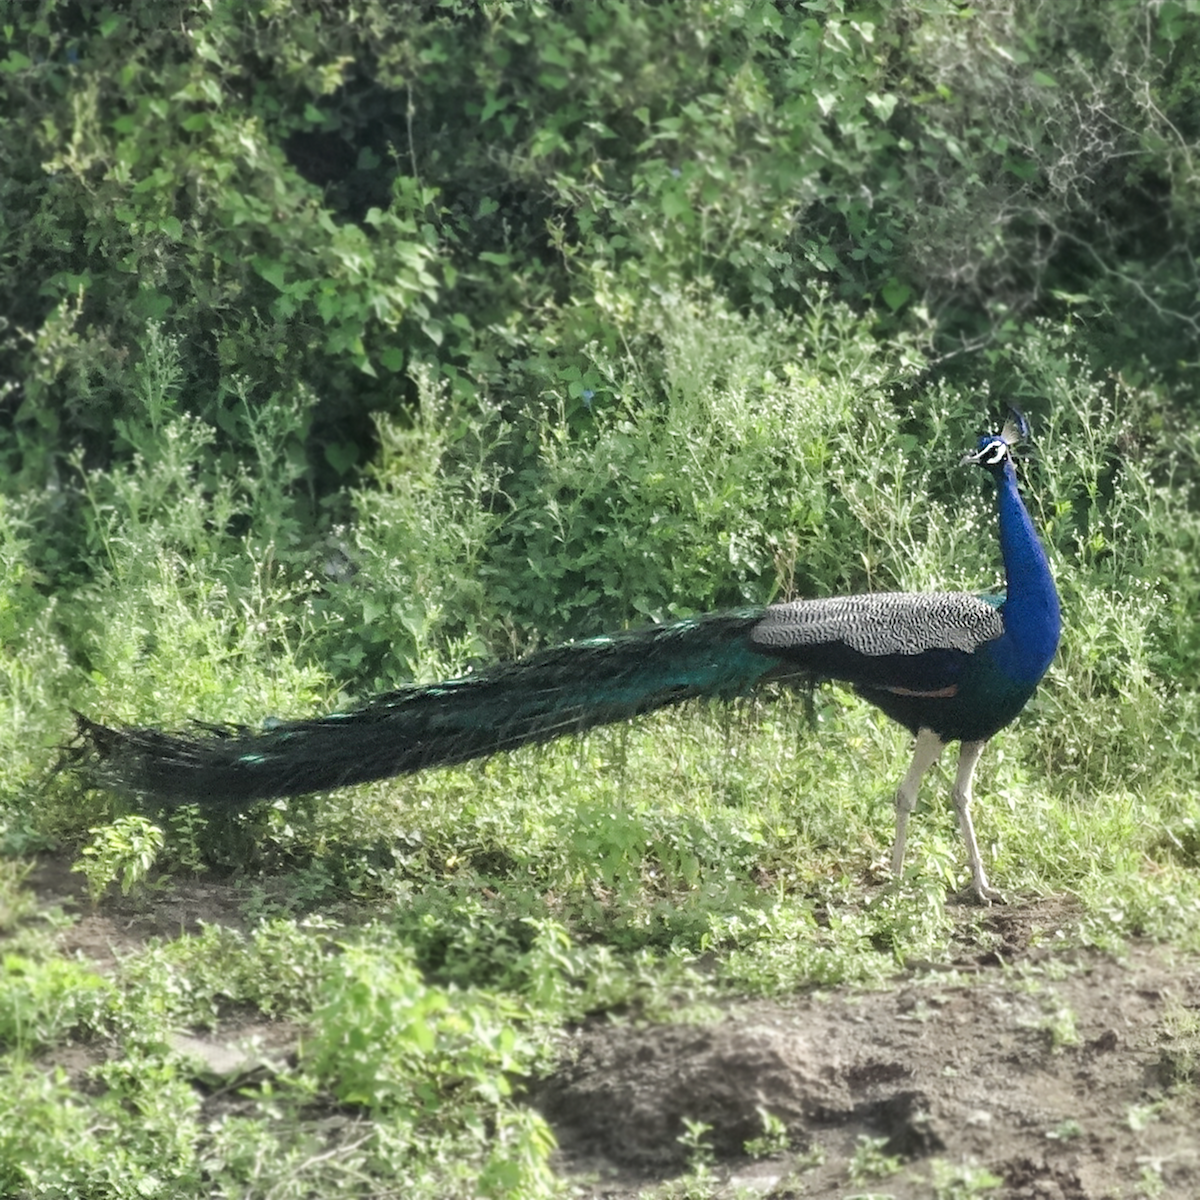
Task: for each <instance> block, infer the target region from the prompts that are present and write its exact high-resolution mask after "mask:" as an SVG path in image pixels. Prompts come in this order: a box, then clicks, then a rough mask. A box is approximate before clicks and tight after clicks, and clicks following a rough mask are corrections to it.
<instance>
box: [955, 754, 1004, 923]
mask: <svg viewBox="0 0 1200 1200" xmlns="http://www.w3.org/2000/svg"><path fill="white" fill-rule="evenodd" d="M985 745H987V743H986V742H963V744H962V750H961V751H960V752H959V755H958V774H957V775H956V776H955V779H954V793H953V795H954V808H955V810H956V811H957V813H958V827H959V829H961V830H962V836H963V841H964V842H965V843H966V846H967V861H968V862H969V863H970V865H971V882H972V885H973V886H974V888H975V894H976V895H977V896H978V897H979V899H980V900H981V901H982V902H983V903H984V904H988V903H990V902H991V901H993V900H995V901H998V902H1000V903H1003V901H1004V897H1003V896H1002V895H1001V894H1000V893H999V892H998V891H996V889H995V888H993V887H992V886H991V885H990V884H989V883H988V880H987V873H986V872H985V871H984V869H983V859H982V858H981V857H980V855H979V844H978V843H977V842H976V841H975V826H974V824H973V823H972V821H971V780H972V777H973V776H974V774H975V767H976V765H977V764H978V762H979V756H980V755H981V754H982V753H983V748H984V746H985Z"/></svg>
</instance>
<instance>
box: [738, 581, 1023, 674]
mask: <svg viewBox="0 0 1200 1200" xmlns="http://www.w3.org/2000/svg"><path fill="white" fill-rule="evenodd" d="M1003 632H1004V618H1003V615H1002V612H1001V610H1000V609H999V608H998V607H997V606H995V605H994V604H989V603H988V602H987V601H986V600H983V599H981V598H980V597H978V596H975V595H972V594H971V593H969V592H942V593H937V594H932V595H930V594H924V593H907V592H874V593H870V594H868V595H865V596H838V597H831V598H830V599H827V600H798V601H795V602H793V603H791V604H775V605H772V606H771V607H770V608H768V609H767V610H766V612H765V613H764V615H763V617H762V619H761V620H760V621H759V622H758V624H757V625H755V627H754V629H753V630H752V631H751V634H750V644H751V645H752V646H753V647H754V648H755V649H756V650H758V651H759V652H760V653H763V654H771V655H774V656H775V657H777V658H778V659H779V660H781V662H783V663H787V664H791V665H792V666H794V667H795V668H796V669H798V670H800V671H808V672H812V673H813V674H815V675H821V676H827V677H829V678H831V679H841V680H844V681H845V682H847V683H853V684H856V685H858V686H860V687H868V688H875V689H879V688H882V689H885V690H888V691H894V692H896V693H898V694H901V693H902V694H908V695H920V694H924V695H930V696H937V695H942V696H949V695H953V694H954V691H955V690H957V688H958V686H959V684H960V683H961V681H962V678H963V672H964V670H965V668H966V665H967V663H968V662H969V661H970V660H971V656H972V655H973V654H974V653H975V651H976V650H978V649H979V647H981V646H983V645H984V644H986V643H987V642H990V641H992V640H993V639H995V638H998V637H999V636H1000V635H1001V634H1002V633H1003ZM784 673H786V672H785V671H782V670H779V671H777V672H776V674H784Z"/></svg>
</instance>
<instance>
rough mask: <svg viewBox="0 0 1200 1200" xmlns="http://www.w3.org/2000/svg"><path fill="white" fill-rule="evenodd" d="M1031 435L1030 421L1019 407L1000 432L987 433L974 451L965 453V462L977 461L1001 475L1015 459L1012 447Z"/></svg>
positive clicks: (976, 462)
mask: <svg viewBox="0 0 1200 1200" xmlns="http://www.w3.org/2000/svg"><path fill="white" fill-rule="evenodd" d="M1028 436H1029V422H1028V421H1027V420H1025V417H1024V415H1023V414H1022V413H1021V412H1019V411H1018V410H1017V409H1015V408H1014V409H1012V410H1011V415H1010V416H1009V418H1008V420H1007V421H1005V423H1004V428H1003V429H1002V430H1001V431H1000V432H999V433H989V434H985V435H984V436H983V437H981V438H980V439H979V445H978V446H977V447H976V448H975V451H974V453H972V454H964V455H963V459H962V461H963V462H964V463H975V464H976V465H977V466H980V467H983V468H984V469H985V470H988V471H991V473H992V474H993V475H999V474H1000V473H1001V472H1002V471H1003V470H1004V468H1005V467H1006V466H1007V465H1008V464H1010V463H1011V462H1012V460H1013V455H1012V448H1013V447H1014V446H1015V445H1016V444H1017V443H1018V442H1019V441H1021V439H1022V438H1027V437H1028Z"/></svg>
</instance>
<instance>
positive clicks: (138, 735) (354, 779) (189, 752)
mask: <svg viewBox="0 0 1200 1200" xmlns="http://www.w3.org/2000/svg"><path fill="white" fill-rule="evenodd" d="M761 616H762V610H760V609H759V610H743V611H740V612H735V613H726V614H720V615H717V616H707V617H699V618H696V619H695V620H687V621H677V622H674V623H672V624H669V625H659V626H655V627H653V628H650V629H646V630H640V631H633V632H628V633H620V634H616V635H613V636H609V637H600V638H592V639H590V640H588V641H583V642H576V643H573V644H571V645H567V646H560V647H556V648H554V649H551V650H545V651H543V652H541V653H540V654H535V655H533V656H532V657H531V658H528V659H526V660H524V661H522V662H516V663H510V664H505V665H501V666H496V667H492V668H490V669H488V670H485V671H481V672H479V673H477V674H474V675H468V676H464V677H463V678H461V679H453V680H450V681H448V682H446V683H438V684H430V685H428V686H414V687H406V688H401V689H400V690H399V691H395V692H389V693H387V694H386V695H383V696H379V697H378V698H376V699H374V700H372V701H370V702H369V703H368V704H367V705H365V706H364V707H362V708H359V709H355V710H353V711H350V712H345V713H334V714H332V715H330V716H326V717H321V718H318V719H315V720H308V721H288V722H280V723H278V724H276V725H274V726H272V727H271V728H268V729H265V730H263V731H262V732H255V731H251V730H247V729H245V728H237V727H232V728H230V729H220V728H217V729H212V728H208V729H206V730H205V731H203V732H201V733H197V734H167V733H162V732H160V731H158V730H155V729H113V728H110V727H108V726H105V725H100V724H97V723H96V722H94V721H91V720H88V719H87V718H86V717H82V716H81V717H79V718H78V719H79V723H80V732H81V734H82V735H83V737H84V740H85V750H84V754H85V755H86V756H87V757H88V758H90V759H91V760H92V762H93V763H94V764H95V766H96V776H97V779H98V782H100V783H101V784H102V785H104V786H107V787H114V788H116V789H118V790H121V791H125V792H132V793H134V794H137V795H141V796H146V797H149V798H152V799H156V800H161V801H167V802H171V803H213V804H225V805H231V806H237V805H240V804H245V803H248V802H250V801H253V800H265V799H271V798H275V797H280V796H294V795H302V794H304V793H307V792H316V791H325V790H328V789H330V788H336V787H342V786H344V785H346V784H351V783H363V782H366V781H367V780H372V779H384V778H387V777H389V776H393V775H402V774H407V773H410V772H413V771H420V770H423V769H424V768H426V767H435V766H447V765H450V764H452V763H462V762H466V761H467V760H469V759H472V758H479V757H482V756H485V755H489V754H494V753H496V752H497V751H500V750H510V749H513V748H514V747H516V746H522V745H526V744H528V743H531V742H545V741H549V740H551V739H553V738H557V737H560V736H563V735H565V734H570V733H577V732H580V731H582V730H585V729H590V728H593V727H594V726H597V725H605V724H609V723H611V722H614V721H620V720H623V719H625V718H627V717H632V716H636V715H637V714H639V713H645V712H650V711H652V710H653V709H657V708H663V707H665V706H667V705H671V704H678V703H680V702H682V701H685V700H689V699H692V698H695V697H700V696H717V697H733V696H737V695H741V694H743V693H745V692H747V691H749V690H750V689H751V688H753V687H754V685H755V684H756V683H757V682H758V681H759V680H760V679H762V678H763V677H764V676H765V675H767V674H770V673H771V672H772V671H773V670H774V669H776V667H777V665H778V664H777V660H776V659H775V658H774V657H773V656H772V655H771V654H770V653H769V652H765V651H763V650H762V649H758V650H756V649H754V648H753V647H752V646H751V645H750V641H749V632H750V630H751V628H752V627H753V626H754V624H755V623H756V622H757V621H758V620H759V618H760V617H761Z"/></svg>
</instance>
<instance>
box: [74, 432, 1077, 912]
mask: <svg viewBox="0 0 1200 1200" xmlns="http://www.w3.org/2000/svg"><path fill="white" fill-rule="evenodd" d="M1026 436H1028V425H1027V423H1026V421H1025V419H1024V417H1022V416H1021V415H1020V414H1019V413H1014V414H1013V416H1012V418H1011V419H1010V420H1009V421H1008V422H1007V423H1006V424H1005V426H1004V429H1003V430H1002V432H1000V433H999V434H994V435H987V436H984V437H981V438H980V439H979V442H978V444H977V447H976V449H975V450H974V451H973V452H971V453H969V454H967V455H965V456H964V458H963V459H962V461H963V463H974V464H976V465H978V466H980V467H982V468H983V469H984V470H986V471H987V472H989V474H991V476H992V477H993V479H994V480H995V483H996V495H997V507H998V522H999V530H1000V551H1001V554H1002V556H1003V559H1004V569H1005V574H1006V577H1007V590H1006V593H1005V594H1001V595H976V594H973V593H970V592H937V593H907V592H877V593H867V594H864V595H853V596H835V597H830V598H826V599H810V600H795V601H790V602H786V603H778V604H772V605H769V606H768V607H765V608H747V609H739V610H735V611H731V612H723V613H716V614H709V615H705V616H698V617H694V618H690V619H686V620H678V621H673V622H670V623H668V624H662V625H657V626H652V627H650V628H648V629H639V630H630V631H623V632H620V633H614V634H611V635H608V636H605V637H593V638H589V639H587V640H582V641H577V642H573V643H569V644H566V645H562V646H557V647H554V648H551V649H547V650H543V651H541V652H540V653H536V654H534V655H532V656H530V657H529V658H526V659H524V660H522V661H517V662H512V663H504V664H499V665H496V666H492V667H490V668H487V669H484V670H480V671H477V672H475V673H472V674H468V675H465V676H463V677H462V678H457V679H450V680H448V681H446V682H443V683H435V684H430V685H420V686H417V685H414V686H410V687H403V688H400V689H399V690H397V691H393V692H389V693H387V694H385V695H381V696H378V697H376V698H375V699H372V700H370V701H369V702H367V703H366V704H365V705H363V706H362V707H360V708H356V709H353V710H351V711H347V712H335V713H331V714H329V715H328V716H323V717H318V718H315V719H311V720H296V721H275V722H272V723H271V724H269V725H268V726H266V727H264V728H263V729H262V730H259V731H255V730H250V729H247V728H245V727H240V726H237V727H222V726H218V727H215V728H214V727H211V726H208V727H202V728H200V729H199V730H198V732H195V733H173V734H172V733H164V732H161V731H159V730H156V729H150V728H123V729H117V728H111V727H109V726H105V725H101V724H98V723H97V722H95V721H91V720H89V719H87V718H86V717H82V716H80V717H79V722H80V731H81V733H82V735H83V738H84V742H83V746H84V749H83V753H84V754H85V756H86V757H87V758H88V759H89V760H90V761H91V762H92V763H93V765H94V768H95V769H96V772H97V776H98V779H99V782H100V783H101V784H102V785H104V786H108V787H113V788H116V789H119V790H121V791H124V792H127V793H133V794H135V795H137V796H140V797H143V798H145V799H148V800H151V801H157V802H166V803H175V804H179V803H182V804H208V805H224V806H240V805H243V804H246V803H249V802H252V801H256V800H268V799H274V798H279V797H285V796H295V795H302V794H305V793H309V792H316V791H325V790H328V789H331V788H338V787H342V786H344V785H347V784H352V783H362V782H365V781H368V780H373V779H383V778H387V777H389V776H394V775H401V774H406V773H409V772H414V771H422V770H424V769H425V768H427V767H437V766H446V765H450V764H453V763H463V762H466V761H468V760H470V759H474V758H479V757H482V756H485V755H491V754H495V753H496V752H498V751H502V750H510V749H512V748H514V747H516V746H522V745H526V744H529V743H535V742H545V741H549V740H551V739H553V738H558V737H562V736H565V735H569V734H577V733H580V732H581V731H583V730H586V729H590V728H593V727H595V726H598V725H605V724H610V723H612V722H615V721H623V720H626V719H627V718H631V717H635V716H637V715H639V714H641V713H646V712H651V711H653V710H654V709H659V708H664V707H666V706H668V705H673V704H679V703H682V702H683V701H686V700H690V699H693V698H697V697H722V698H732V697H736V696H742V695H745V694H746V693H748V692H750V691H751V690H752V689H754V688H755V687H756V686H758V685H760V684H762V683H764V682H767V681H772V680H774V681H781V682H784V683H788V682H791V683H793V684H795V683H798V682H800V681H801V680H804V681H811V680H812V679H814V678H817V679H833V680H839V681H842V682H845V683H848V684H850V685H852V686H853V687H854V688H855V689H856V690H857V691H858V693H859V694H860V695H861V696H863V697H864V698H865V699H866V700H868V701H869V702H870V703H872V704H874V705H876V706H877V707H878V708H880V709H882V710H883V712H884V713H886V714H887V715H888V716H889V717H891V718H892V719H893V720H895V721H898V722H899V723H900V724H901V725H904V726H906V727H907V728H908V729H909V730H910V731H911V732H912V734H913V736H914V738H915V739H916V742H915V749H914V753H913V758H912V764H911V766H910V767H909V769H908V772H907V774H906V775H905V776H904V778H903V780H902V781H901V783H900V786H899V788H898V789H897V791H896V796H895V805H896V837H895V842H894V844H893V848H892V856H891V865H892V870H893V872H894V873H895V874H896V875H897V876H899V874H900V871H901V868H902V866H903V862H904V847H905V835H906V829H907V824H908V818H909V815H910V813H911V812H912V811H913V809H914V807H915V805H916V801H917V793H918V788H919V787H920V784H921V780H922V778H923V777H924V775H925V774H926V772H927V771H928V770H929V769H930V767H932V766H933V764H934V763H935V762H936V761H937V759H938V758H939V756H940V755H941V753H942V750H943V749H944V747H945V746H946V745H947V743H950V742H960V743H961V749H960V753H959V759H958V769H957V773H956V776H955V779H954V786H953V793H952V794H953V800H954V806H955V809H956V811H957V814H958V822H959V826H960V829H961V832H962V837H963V841H964V842H965V844H966V852H967V858H968V861H969V865H970V870H971V879H972V885H973V888H974V892H975V894H976V895H977V897H978V898H979V900H980V901H981V902H983V903H987V902H990V901H992V900H998V899H1000V896H999V893H997V892H996V891H995V890H994V889H993V888H992V886H991V885H990V884H989V882H988V878H987V873H986V871H985V870H984V865H983V860H982V858H981V857H980V853H979V846H978V844H977V842H976V838H975V830H974V826H973V823H972V820H971V797H972V792H971V788H972V779H973V777H974V773H975V768H976V765H977V764H978V762H979V758H980V755H981V754H982V752H983V749H984V746H985V745H986V743H987V741H988V739H989V738H991V737H992V736H993V735H994V734H995V733H997V732H998V731H999V730H1000V729H1002V728H1003V727H1004V726H1006V725H1008V724H1009V722H1010V721H1012V720H1013V719H1014V718H1015V717H1016V716H1017V714H1018V713H1019V712H1020V711H1021V709H1022V708H1024V706H1025V703H1026V702H1027V701H1028V700H1029V698H1030V696H1031V695H1032V694H1033V691H1034V689H1035V688H1036V687H1037V684H1038V682H1039V681H1040V680H1041V678H1042V676H1043V675H1044V674H1045V672H1046V669H1047V668H1048V667H1049V665H1050V661H1051V659H1052V658H1053V657H1054V654H1055V651H1056V649H1057V647H1058V640H1059V634H1060V630H1061V620H1060V615H1059V602H1058V595H1057V593H1056V591H1055V588H1054V582H1053V579H1052V578H1051V574H1050V568H1049V564H1048V562H1047V559H1046V554H1045V551H1044V550H1043V548H1042V545H1041V543H1040V542H1039V540H1038V537H1037V534H1036V532H1035V530H1034V527H1033V522H1032V520H1031V519H1030V516H1029V513H1028V511H1027V510H1026V508H1025V505H1024V503H1023V502H1022V500H1021V496H1020V494H1019V492H1018V489H1017V476H1016V470H1015V466H1014V462H1013V447H1014V445H1015V444H1016V443H1017V442H1018V441H1019V440H1020V439H1021V438H1023V437H1026Z"/></svg>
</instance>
